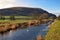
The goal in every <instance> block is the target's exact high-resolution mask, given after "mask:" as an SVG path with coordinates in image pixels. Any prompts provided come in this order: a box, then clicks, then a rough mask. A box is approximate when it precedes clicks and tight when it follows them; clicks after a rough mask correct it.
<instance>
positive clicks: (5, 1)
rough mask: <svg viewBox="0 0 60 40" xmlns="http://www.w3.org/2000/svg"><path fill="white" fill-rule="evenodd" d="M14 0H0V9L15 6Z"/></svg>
mask: <svg viewBox="0 0 60 40" xmlns="http://www.w3.org/2000/svg"><path fill="white" fill-rule="evenodd" d="M15 1H16V0H0V9H1V8H7V7H13V6H15V4H14V2H15Z"/></svg>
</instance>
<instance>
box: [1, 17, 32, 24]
mask: <svg viewBox="0 0 60 40" xmlns="http://www.w3.org/2000/svg"><path fill="white" fill-rule="evenodd" d="M4 17H5V20H0V22H13V23H23V22H28V21H31V19H32V17H31V16H15V19H16V20H10V19H9V18H10V16H4ZM17 18H19V20H18V19H17ZM20 18H22V19H20ZM7 19H8V20H7Z"/></svg>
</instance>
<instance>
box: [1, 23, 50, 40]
mask: <svg viewBox="0 0 60 40" xmlns="http://www.w3.org/2000/svg"><path fill="white" fill-rule="evenodd" d="M48 26H49V25H48V24H41V25H38V26H31V27H30V28H25V29H17V30H14V31H12V30H11V31H10V32H8V33H5V34H3V35H1V34H0V40H36V37H37V36H38V35H41V36H45V35H46V34H47V32H48V30H49V27H48Z"/></svg>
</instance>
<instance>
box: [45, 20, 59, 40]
mask: <svg viewBox="0 0 60 40" xmlns="http://www.w3.org/2000/svg"><path fill="white" fill-rule="evenodd" d="M45 40H60V20H55V22H54V23H53V24H52V25H51V26H50V30H49V32H48V33H47V35H46V38H45Z"/></svg>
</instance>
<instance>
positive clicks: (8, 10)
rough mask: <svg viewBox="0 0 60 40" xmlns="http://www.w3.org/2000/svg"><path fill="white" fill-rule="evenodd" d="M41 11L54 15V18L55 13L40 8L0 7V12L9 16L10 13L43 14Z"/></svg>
mask: <svg viewBox="0 0 60 40" xmlns="http://www.w3.org/2000/svg"><path fill="white" fill-rule="evenodd" d="M43 13H46V14H48V16H49V17H50V16H54V17H55V18H56V15H54V14H52V13H49V12H47V11H45V10H43V9H41V8H28V7H12V8H5V9H0V14H3V15H5V16H9V15H12V14H15V15H21V16H22V15H24V16H29V15H31V14H43Z"/></svg>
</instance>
